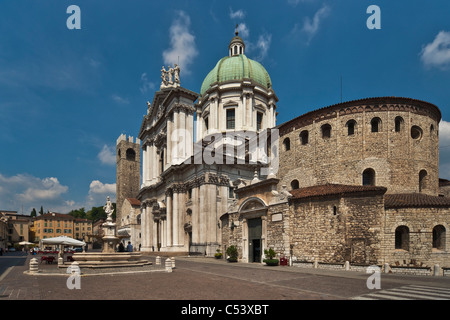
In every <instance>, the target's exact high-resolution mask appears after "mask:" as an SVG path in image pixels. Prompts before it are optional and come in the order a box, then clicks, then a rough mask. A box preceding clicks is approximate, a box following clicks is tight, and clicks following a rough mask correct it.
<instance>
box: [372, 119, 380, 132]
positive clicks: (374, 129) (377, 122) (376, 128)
mask: <svg viewBox="0 0 450 320" xmlns="http://www.w3.org/2000/svg"><path fill="white" fill-rule="evenodd" d="M370 126H371V131H372V132H380V131H381V119H380V118H378V117H376V118H373V119H372V120H371V121H370Z"/></svg>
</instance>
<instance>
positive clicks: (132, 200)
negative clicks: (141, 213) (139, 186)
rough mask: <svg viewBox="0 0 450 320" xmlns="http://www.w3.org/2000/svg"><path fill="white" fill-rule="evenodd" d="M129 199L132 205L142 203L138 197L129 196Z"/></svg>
mask: <svg viewBox="0 0 450 320" xmlns="http://www.w3.org/2000/svg"><path fill="white" fill-rule="evenodd" d="M127 200H128V202H129V203H130V204H131V205H132V206H140V205H141V202H140V201H139V200H138V199H136V198H127Z"/></svg>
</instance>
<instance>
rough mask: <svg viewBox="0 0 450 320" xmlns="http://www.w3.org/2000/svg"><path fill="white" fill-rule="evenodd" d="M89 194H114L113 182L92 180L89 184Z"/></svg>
mask: <svg viewBox="0 0 450 320" xmlns="http://www.w3.org/2000/svg"><path fill="white" fill-rule="evenodd" d="M89 193H90V194H107V193H111V194H116V184H115V183H102V182H100V181H99V180H93V181H92V182H91V184H90V185H89Z"/></svg>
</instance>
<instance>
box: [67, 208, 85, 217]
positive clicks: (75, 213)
mask: <svg viewBox="0 0 450 320" xmlns="http://www.w3.org/2000/svg"><path fill="white" fill-rule="evenodd" d="M69 215H71V216H72V217H74V218H78V219H86V212H85V211H84V208H80V209H76V210H72V211H70V212H69Z"/></svg>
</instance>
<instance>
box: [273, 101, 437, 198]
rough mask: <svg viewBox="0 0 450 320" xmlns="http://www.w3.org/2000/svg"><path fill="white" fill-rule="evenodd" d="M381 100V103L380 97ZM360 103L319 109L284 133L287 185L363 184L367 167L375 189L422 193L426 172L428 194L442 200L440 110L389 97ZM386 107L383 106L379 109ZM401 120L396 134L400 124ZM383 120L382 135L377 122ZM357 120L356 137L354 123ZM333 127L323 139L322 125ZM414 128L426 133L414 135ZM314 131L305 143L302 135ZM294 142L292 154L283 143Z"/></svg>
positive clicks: (287, 126) (283, 171)
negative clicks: (374, 124) (421, 178)
mask: <svg viewBox="0 0 450 320" xmlns="http://www.w3.org/2000/svg"><path fill="white" fill-rule="evenodd" d="M380 99H381V98H380ZM378 100H379V99H373V100H371V99H368V101H361V102H358V101H355V102H349V103H343V104H340V105H336V106H332V107H328V108H323V109H319V110H316V111H313V112H310V113H308V114H305V115H304V116H301V117H299V118H296V119H293V120H291V121H289V122H287V123H285V124H283V125H281V126H280V127H279V129H280V149H281V152H280V168H279V175H278V177H279V178H280V179H281V183H280V184H281V185H287V186H288V187H290V184H291V182H292V181H293V180H295V179H296V180H298V181H299V187H306V186H312V185H321V184H325V183H340V184H351V185H361V184H362V174H363V171H364V170H365V169H367V168H372V169H373V170H374V171H375V184H376V185H378V186H384V187H387V188H388V191H387V192H388V193H406V192H419V172H420V171H421V170H426V172H427V176H426V178H425V180H426V181H425V182H424V185H425V187H424V188H422V190H421V191H422V192H424V193H427V194H431V195H437V193H438V189H439V185H438V183H439V180H438V169H439V168H438V165H439V159H438V158H439V154H438V144H439V141H438V140H439V139H438V126H439V120H440V112H439V110H438V109H437V108H436V107H435V106H433V105H431V104H427V103H424V102H418V101H415V100H411V99H406V100H405V101H404V100H402V98H389V99H387V101H384V102H385V104H381V103H380V102H381V101H378ZM378 103H380V104H378ZM397 117H401V119H402V120H401V122H400V126H399V129H400V131H399V132H397V131H396V124H395V122H396V121H395V119H396V118H397ZM375 118H379V119H380V122H379V125H378V127H379V128H378V129H379V130H378V132H372V125H371V121H372V120H373V119H375ZM352 121H354V133H353V134H349V131H348V127H349V123H351V122H352ZM323 125H330V126H331V134H330V137H329V138H327V137H325V138H324V137H323V136H322V126H323ZM413 126H417V127H419V128H420V130H421V134H420V135H419V137H416V136H414V137H413V135H412V134H411V129H412V127H413ZM304 132H308V141H307V143H306V142H303V143H302V139H301V134H302V133H304ZM286 138H289V140H290V150H285V148H284V145H283V141H284V140H285V139H286Z"/></svg>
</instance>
